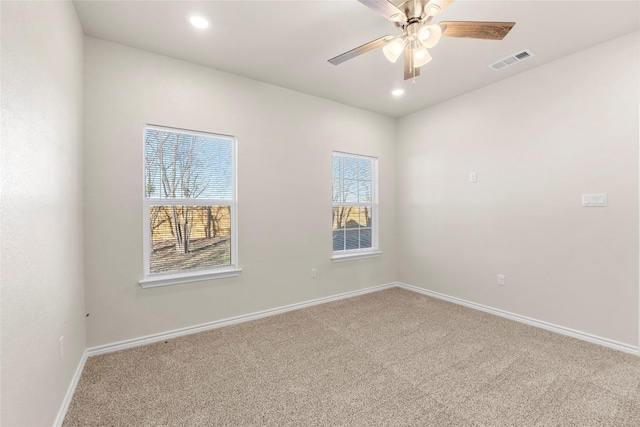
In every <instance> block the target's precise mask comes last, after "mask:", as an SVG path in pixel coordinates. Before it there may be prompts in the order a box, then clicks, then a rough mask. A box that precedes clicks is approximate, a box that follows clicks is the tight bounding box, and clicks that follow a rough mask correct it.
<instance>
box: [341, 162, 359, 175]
mask: <svg viewBox="0 0 640 427" xmlns="http://www.w3.org/2000/svg"><path fill="white" fill-rule="evenodd" d="M342 165H343V168H344V175H343V176H344V178H345V179H358V159H356V158H355V157H343V158H342Z"/></svg>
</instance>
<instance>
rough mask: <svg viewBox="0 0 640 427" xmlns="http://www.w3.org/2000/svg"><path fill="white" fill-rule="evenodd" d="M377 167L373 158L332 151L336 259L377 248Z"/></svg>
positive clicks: (372, 250)
mask: <svg viewBox="0 0 640 427" xmlns="http://www.w3.org/2000/svg"><path fill="white" fill-rule="evenodd" d="M377 166H378V160H377V159H376V158H374V157H365V156H357V155H353V154H345V153H338V152H334V153H333V168H332V170H333V214H332V220H333V254H334V258H336V257H337V258H340V257H342V256H348V255H358V254H362V253H371V252H375V251H377V250H378V233H377V222H378V218H377V211H378V200H377V197H378V196H377V188H376V187H377V175H378V174H377V169H378V167H377Z"/></svg>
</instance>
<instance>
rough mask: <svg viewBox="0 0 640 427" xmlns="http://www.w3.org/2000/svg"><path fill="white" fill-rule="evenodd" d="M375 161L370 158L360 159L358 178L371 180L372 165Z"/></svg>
mask: <svg viewBox="0 0 640 427" xmlns="http://www.w3.org/2000/svg"><path fill="white" fill-rule="evenodd" d="M372 164H373V162H372V161H371V160H370V159H358V179H362V180H367V181H368V180H371V175H372V172H371V165H372Z"/></svg>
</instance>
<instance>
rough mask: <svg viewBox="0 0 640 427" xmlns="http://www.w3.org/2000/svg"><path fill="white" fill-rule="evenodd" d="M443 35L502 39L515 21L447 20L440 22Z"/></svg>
mask: <svg viewBox="0 0 640 427" xmlns="http://www.w3.org/2000/svg"><path fill="white" fill-rule="evenodd" d="M439 25H440V28H442V35H443V36H446V37H466V38H472V39H487V40H502V39H503V38H505V36H506V35H507V34H509V31H511V28H513V26H514V25H516V23H515V22H474V21H446V22H440V24H439Z"/></svg>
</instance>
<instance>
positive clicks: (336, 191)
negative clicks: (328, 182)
mask: <svg viewBox="0 0 640 427" xmlns="http://www.w3.org/2000/svg"><path fill="white" fill-rule="evenodd" d="M333 201H334V202H341V201H342V186H341V185H340V180H339V179H334V180H333Z"/></svg>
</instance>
